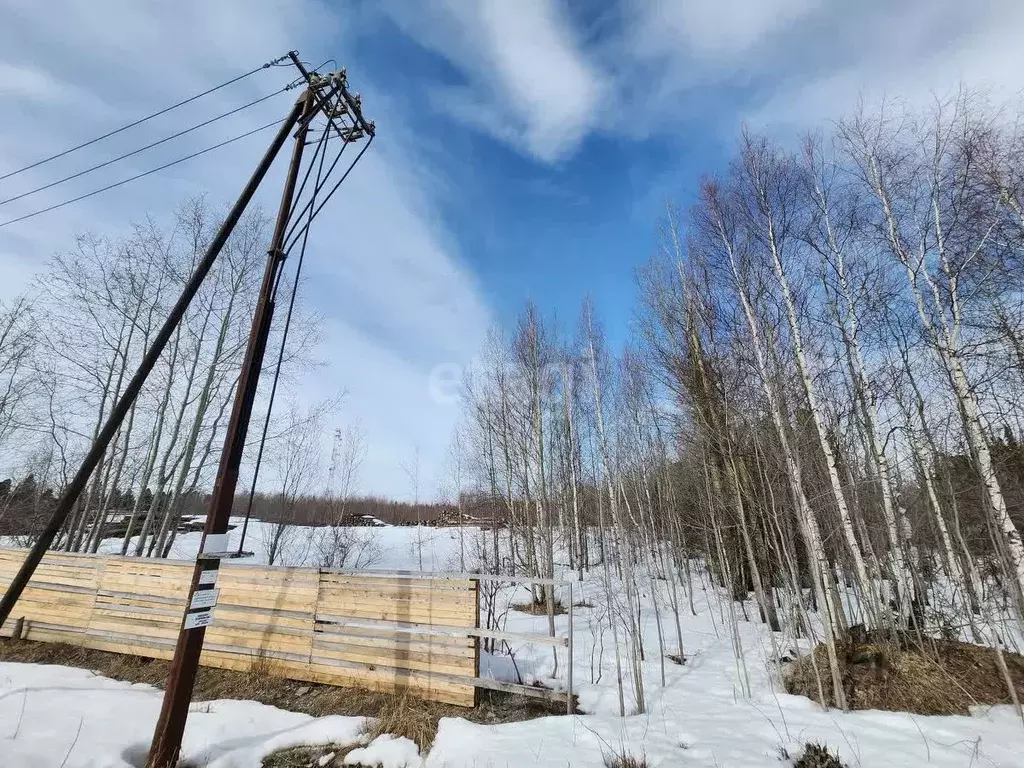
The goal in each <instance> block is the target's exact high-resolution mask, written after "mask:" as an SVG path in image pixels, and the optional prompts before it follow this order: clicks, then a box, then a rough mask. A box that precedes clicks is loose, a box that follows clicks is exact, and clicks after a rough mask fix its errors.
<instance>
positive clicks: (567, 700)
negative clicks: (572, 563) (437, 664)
mask: <svg viewBox="0 0 1024 768" xmlns="http://www.w3.org/2000/svg"><path fill="white" fill-rule="evenodd" d="M568 650H569V659H568V663H569V685H568V691H567V692H566V697H565V709H566V714H567V715H571V714H572V713H573V709H574V707H573V702H572V581H570V582H569V646H568ZM478 674H479V673H478Z"/></svg>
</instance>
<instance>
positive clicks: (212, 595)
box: [189, 589, 220, 609]
mask: <svg viewBox="0 0 1024 768" xmlns="http://www.w3.org/2000/svg"><path fill="white" fill-rule="evenodd" d="M219 591H220V590H217V589H199V590H196V591H195V592H193V593H192V602H191V603H190V604H189V608H192V609H195V608H213V606H215V605H216V604H217V593H218V592H219Z"/></svg>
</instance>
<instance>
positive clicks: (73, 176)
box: [0, 83, 295, 205]
mask: <svg viewBox="0 0 1024 768" xmlns="http://www.w3.org/2000/svg"><path fill="white" fill-rule="evenodd" d="M294 87H295V83H289V84H288V85H286V86H285V87H284V88H281V89H280V90H278V91H274V92H273V93H270V94H267V95H266V96H261V97H260V98H258V99H256V100H255V101H250V102H249V103H248V104H243V105H242V106H240V107H237V108H235V109H232V110H231V111H230V112H224V113H223V114H220V115H217V116H216V117H211V118H210V119H209V120H204V121H203V122H201V123H197V124H196V125H193V126H192V127H191V128H185V129H184V130H182V131H178V132H177V133H173V134H171V135H170V136H165V137H164V138H162V139H159V140H158V141H154V142H153V143H152V144H147V145H146V146H144V147H139V148H138V149H135V150H132V151H131V152H126V153H125V154H123V155H119V156H118V157H115V158H113V159H111V160H107V161H105V162H102V163H99V164H97V165H94V166H92V167H91V168H86V169H85V170H82V171H79V172H78V173H73V174H71V175H70V176H65V177H64V178H63V179H57V181H51V182H50V183H49V184H44V185H43V186H41V187H36V188H35V189H30V190H29V191H28V192H22V193H21V194H20V195H15V196H14V197H8V198H7V199H5V200H0V205H5V204H7V203H13V202H14V201H15V200H21V199H22V198H23V197H28V196H29V195H34V194H35V193H36V192H42V191H43V190H46V189H50V188H51V187H56V186H58V185H59V184H63V183H64V182H66V181H71V180H72V179H77V178H78V177H80V176H84V175H85V174H87V173H92V172H93V171H98V170H99V169H100V168H106V167H107V166H108V165H113V164H114V163H116V162H118V161H120V160H124V159H126V158H129V157H133V156H134V155H137V154H139V153H140V152H145V151H146V150H147V149H152V148H153V147H158V146H160V145H161V144H166V143H167V142H168V141H171V140H173V139H177V138H179V137H181V136H184V135H185V134H187V133H192V131H196V130H198V129H200V128H203V127H205V126H207V125H210V124H211V123H215V122H217V121H218V120H222V119H224V118H225V117H229V116H231V115H234V114H236V113H238V112H241V111H243V110H245V109H249V107H254V106H256V105H257V104H261V103H263V102H264V101H266V100H267V99H272V98H273V97H274V96H277V95H279V94H282V93H284V92H285V91H288V90H290V89H292V88H294Z"/></svg>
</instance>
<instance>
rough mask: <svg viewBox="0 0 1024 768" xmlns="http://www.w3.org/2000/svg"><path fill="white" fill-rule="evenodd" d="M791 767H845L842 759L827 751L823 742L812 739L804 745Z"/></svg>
mask: <svg viewBox="0 0 1024 768" xmlns="http://www.w3.org/2000/svg"><path fill="white" fill-rule="evenodd" d="M793 768H846V766H845V765H844V764H843V762H842V760H840V759H839V758H838V757H836V756H835V755H833V754H832V753H831V752H829V751H828V747H826V746H825V745H824V744H815V743H814V742H813V741H809V742H807V744H806V745H804V751H803V754H801V755H800V757H799V758H798V759H797V761H796V762H795V763H793Z"/></svg>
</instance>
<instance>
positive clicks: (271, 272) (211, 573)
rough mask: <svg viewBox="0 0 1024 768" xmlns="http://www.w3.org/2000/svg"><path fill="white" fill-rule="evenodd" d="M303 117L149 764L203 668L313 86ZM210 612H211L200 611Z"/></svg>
mask: <svg viewBox="0 0 1024 768" xmlns="http://www.w3.org/2000/svg"><path fill="white" fill-rule="evenodd" d="M300 102H301V103H302V105H303V106H302V117H301V119H300V123H299V130H298V132H297V133H296V134H295V143H294V146H293V148H292V160H291V164H290V165H289V167H288V175H287V176H286V177H285V183H284V192H283V193H282V195H281V204H280V207H279V208H278V212H277V223H276V224H275V226H274V235H273V237H272V238H271V241H270V249H269V250H268V252H267V265H266V269H265V270H264V272H263V284H262V285H261V286H260V294H259V300H258V301H257V304H256V312H255V314H254V315H253V319H252V330H251V332H250V335H249V346H248V347H247V348H246V351H245V358H244V360H243V361H242V370H241V372H240V373H239V376H238V388H237V389H236V391H235V402H234V405H233V407H232V409H231V419H230V421H229V422H228V427H227V434H226V435H225V436H224V448H223V450H222V451H221V457H220V467H219V469H218V471H217V480H216V483H215V484H214V487H213V496H212V497H211V499H210V506H209V508H208V510H207V514H206V526H205V528H204V529H203V540H202V543H201V544H200V548H199V556H198V557H197V558H196V565H195V569H194V570H193V572H192V586H191V588H190V589H189V596H188V602H187V603H186V609H185V615H184V616H183V617H182V626H181V629H180V631H179V632H178V643H177V645H176V646H175V648H174V660H173V661H172V662H171V669H170V672H169V673H168V675H167V684H166V685H165V686H164V700H163V705H162V706H161V708H160V716H159V718H158V719H157V724H156V730H155V732H154V733H153V743H152V746H151V747H150V751H149V760H148V762H147V763H146V765H147V768H174V766H175V765H177V762H178V752H179V751H180V749H181V739H182V736H183V735H184V733H185V719H186V717H187V716H188V706H189V703H190V702H191V700H192V688H193V686H194V685H195V680H196V670H197V669H198V667H199V654H200V653H201V651H202V649H203V638H204V636H205V635H206V625H205V624H202V623H194V621H195V620H193V619H190V617H191V616H194V615H196V614H193V613H191V612H190V611H191V609H192V608H193V607H194V606H196V604H197V603H198V604H199V605H205V606H206V608H209V607H211V606H212V605H213V603H204V602H203V601H202V599H201V598H200V599H199V600H198V601H197V599H196V596H197V595H202V593H203V592H213V599H214V601H215V600H216V591H215V587H216V583H217V573H218V570H219V567H220V557H221V556H227V552H226V550H227V537H226V534H227V530H228V520H229V518H230V517H231V506H232V504H233V503H234V500H235V487H236V486H237V484H238V469H239V467H240V466H241V463H242V451H243V449H244V448H245V437H246V433H247V431H248V428H249V419H250V417H251V416H252V406H253V401H254V400H255V398H256V385H257V384H258V383H259V378H260V372H261V371H262V370H263V354H264V352H265V351H266V348H267V338H268V336H269V335H270V323H271V320H272V319H273V316H274V304H275V302H274V288H275V286H276V284H277V280H278V276H279V274H280V272H281V269H282V267H283V266H284V261H285V252H284V245H285V234H286V233H287V230H288V222H289V221H290V218H291V210H292V197H293V196H294V194H295V185H296V182H297V180H298V176H299V167H300V165H301V164H302V150H303V148H304V147H305V145H306V136H307V134H308V133H309V124H310V122H311V120H312V118H313V116H314V115H315V114H316V112H317V110H318V109H319V107H318V106H317V100H316V99H315V98H314V95H313V92H312V90H306V91H305V92H304V93H303V95H302V97H301V98H300ZM200 613H205V616H209V615H210V614H209V611H208V610H206V611H203V610H200Z"/></svg>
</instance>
